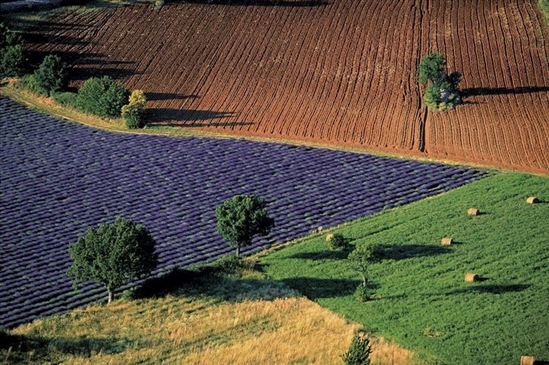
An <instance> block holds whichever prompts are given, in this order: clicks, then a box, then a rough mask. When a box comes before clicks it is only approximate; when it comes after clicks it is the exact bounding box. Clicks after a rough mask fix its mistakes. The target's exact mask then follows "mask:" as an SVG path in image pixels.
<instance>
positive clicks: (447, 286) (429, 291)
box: [262, 174, 549, 365]
mask: <svg viewBox="0 0 549 365" xmlns="http://www.w3.org/2000/svg"><path fill="white" fill-rule="evenodd" d="M530 195H532V196H537V197H539V198H541V199H542V203H540V204H534V205H530V204H527V203H526V198H527V197H528V196H530ZM470 207H477V208H479V209H480V211H481V212H483V214H481V215H479V216H468V215H467V214H466V211H467V209H468V208H470ZM548 222H549V179H547V178H543V177H537V176H530V175H522V174H501V175H497V176H494V177H490V178H486V179H483V180H481V181H479V182H475V183H473V184H471V185H469V186H466V187H463V188H460V189H457V190H455V191H452V192H450V193H447V194H444V195H441V196H438V197H435V198H432V199H426V200H423V201H420V202H417V203H413V204H410V205H408V206H405V207H402V208H399V209H396V210H391V211H386V212H383V213H380V214H378V215H375V216H372V217H369V218H365V219H363V220H360V221H358V222H356V223H353V224H350V225H348V226H344V227H341V228H340V229H338V230H337V231H338V232H341V233H343V234H344V235H345V236H348V237H350V238H352V239H353V243H354V244H357V243H360V242H375V243H378V244H381V245H384V247H385V249H386V255H387V257H388V258H387V259H385V260H383V261H382V262H381V263H377V264H373V265H372V266H371V270H370V275H371V279H372V280H373V282H374V284H375V286H377V289H376V290H375V292H376V298H375V300H372V301H371V302H368V303H365V304H361V303H358V302H356V301H354V300H353V299H352V292H353V290H354V288H355V287H356V285H357V284H358V283H359V277H358V275H357V274H356V273H355V272H353V271H351V270H350V269H349V268H348V267H347V265H346V262H345V260H344V257H345V255H344V254H342V253H330V252H329V251H327V249H326V248H327V245H326V242H325V239H324V237H316V238H310V239H307V240H305V241H304V242H303V243H300V244H298V245H294V246H290V247H288V248H285V249H283V250H280V251H278V252H274V253H272V254H270V255H267V256H266V257H264V258H263V259H262V263H263V264H264V265H265V270H266V271H267V273H268V274H270V275H271V276H272V277H273V278H275V279H280V280H283V281H284V282H286V283H288V284H289V285H291V286H292V287H294V288H296V289H298V290H300V291H302V292H303V293H304V294H305V295H307V296H308V297H309V298H311V299H313V300H315V301H317V302H318V303H320V304H321V305H323V306H325V307H327V308H329V309H332V310H333V311H335V312H338V313H341V314H343V315H345V316H346V317H347V318H349V319H352V320H355V321H358V322H360V323H362V324H364V325H365V326H366V327H367V328H370V329H372V330H374V331H376V332H378V333H381V334H383V335H384V336H388V337H390V338H392V339H394V340H396V341H397V342H399V343H401V344H403V345H404V346H405V347H409V348H412V349H414V350H416V351H419V352H423V353H426V354H430V355H435V356H436V357H438V358H439V359H440V360H442V361H443V362H444V363H447V364H453V365H459V364H463V365H470V364H477V365H481V364H486V365H493V364H502V365H505V364H516V363H518V361H519V358H520V356H521V355H527V354H529V355H534V356H536V358H538V359H546V360H547V359H549V336H547V328H549V313H548V312H547V303H548V302H549V281H548V280H547V279H548V275H549V250H548V249H547V248H548V246H547V245H548V243H549V232H548V231H547V226H548V225H547V223H548ZM445 236H450V237H453V239H454V240H455V241H457V242H458V244H456V245H454V246H451V247H448V246H441V245H440V240H441V238H442V237H445ZM470 271H472V272H475V273H477V274H479V275H480V276H481V278H483V279H484V280H483V281H481V282H477V283H465V282H464V280H463V279H464V275H465V273H467V272H470Z"/></svg>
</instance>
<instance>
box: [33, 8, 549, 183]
mask: <svg viewBox="0 0 549 365" xmlns="http://www.w3.org/2000/svg"><path fill="white" fill-rule="evenodd" d="M34 39H35V40H36V41H35V42H34V43H32V42H31V43H30V44H29V45H28V46H29V49H30V50H32V51H36V52H38V53H40V52H52V51H55V52H60V53H62V54H63V55H64V57H65V59H66V60H67V61H68V62H69V64H70V65H71V67H72V68H73V69H74V70H75V71H77V75H78V77H79V79H80V81H77V82H76V84H78V83H81V82H82V81H81V80H84V79H86V78H88V77H90V76H99V75H103V74H108V75H110V76H113V77H116V78H117V79H118V80H119V81H120V82H122V83H124V84H125V85H126V86H127V87H128V88H131V89H136V88H138V89H143V90H145V92H146V93H147V94H148V96H149V100H150V101H149V104H148V106H149V107H150V108H151V110H152V115H153V118H152V119H153V120H152V122H153V123H154V124H167V125H178V126H185V127H190V128H196V129H204V130H207V131H210V132H217V133H221V134H233V135H243V136H258V137H266V138H273V139H285V140H294V141H303V142H314V143H321V144H325V145H333V146H344V147H350V148H359V149H368V150H378V151H384V152H391V153H397V154H407V155H420V156H423V157H428V158H436V159H444V160H452V161H459V162H472V163H478V164H482V165H487V166H497V167H503V168H510V169H517V170H522V171H528V172H535V173H543V174H549V70H548V65H549V52H548V47H547V42H548V41H549V33H548V28H547V25H546V23H545V20H544V17H543V15H542V14H541V12H540V11H539V10H538V5H537V0H523V1H516V2H510V1H508V0H461V1H459V2H458V1H455V0H440V1H432V0H402V1H398V2H397V1H379V0H346V1H343V0H330V1H328V3H326V4H312V3H310V2H299V1H297V0H295V1H293V2H291V1H290V2H281V3H279V5H277V6H272V5H269V4H267V3H265V4H256V5H247V4H235V3H234V2H233V3H232V4H229V3H226V4H207V3H168V4H167V5H166V6H164V7H163V8H162V9H161V10H160V11H155V10H153V7H152V6H151V5H150V4H149V5H145V4H141V5H132V6H127V7H121V8H115V9H105V10H100V11H92V12H82V11H68V12H66V13H64V14H62V15H59V16H56V17H55V18H53V19H52V20H51V22H50V23H49V24H46V25H43V26H42V27H40V28H39V30H37V31H36V33H35V34H34ZM430 52H440V53H442V54H444V55H445V56H446V58H447V60H448V71H454V70H456V71H459V72H461V73H462V74H463V81H462V83H461V84H460V87H461V88H462V89H463V90H464V92H465V103H464V104H463V105H460V106H458V107H457V108H456V109H455V110H452V111H449V112H443V113H434V112H430V111H427V109H426V108H425V107H424V106H422V105H421V93H422V92H423V87H422V86H420V85H418V84H417V82H416V76H415V74H416V69H417V64H418V63H419V62H420V61H421V58H422V57H423V56H424V55H426V54H427V53H430Z"/></svg>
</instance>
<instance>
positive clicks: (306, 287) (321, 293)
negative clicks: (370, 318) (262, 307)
mask: <svg viewBox="0 0 549 365" xmlns="http://www.w3.org/2000/svg"><path fill="white" fill-rule="evenodd" d="M282 282H283V283H284V284H285V285H287V286H289V287H290V288H292V289H295V290H297V291H298V292H300V293H301V294H303V295H305V296H306V297H307V298H309V299H312V300H315V299H320V298H337V297H344V296H348V295H351V294H353V293H354V291H355V290H356V288H357V286H358V285H359V284H360V280H351V279H319V278H309V277H295V278H287V279H282ZM372 289H373V288H372Z"/></svg>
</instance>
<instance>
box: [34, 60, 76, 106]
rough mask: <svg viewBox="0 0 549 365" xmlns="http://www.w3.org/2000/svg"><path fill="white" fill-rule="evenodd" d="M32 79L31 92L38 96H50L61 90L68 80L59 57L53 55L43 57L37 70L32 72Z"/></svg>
mask: <svg viewBox="0 0 549 365" xmlns="http://www.w3.org/2000/svg"><path fill="white" fill-rule="evenodd" d="M32 79H33V81H32V84H33V88H34V90H33V91H35V92H38V93H39V94H42V95H46V96H50V95H51V94H52V93H55V92H59V91H61V90H63V88H65V87H66V86H67V81H68V80H67V72H66V70H65V65H64V64H63V61H62V60H61V57H59V56H57V55H53V54H50V55H47V56H46V57H44V60H43V61H42V63H41V64H40V66H39V67H38V69H37V70H36V71H34V73H33V75H32Z"/></svg>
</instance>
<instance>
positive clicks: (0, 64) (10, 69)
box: [0, 44, 25, 77]
mask: <svg viewBox="0 0 549 365" xmlns="http://www.w3.org/2000/svg"><path fill="white" fill-rule="evenodd" d="M0 72H2V73H3V74H4V75H6V76H8V77H19V76H23V75H24V74H25V55H24V54H23V47H21V45H20V44H17V45H14V46H7V47H4V48H3V49H2V50H1V52H0Z"/></svg>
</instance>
